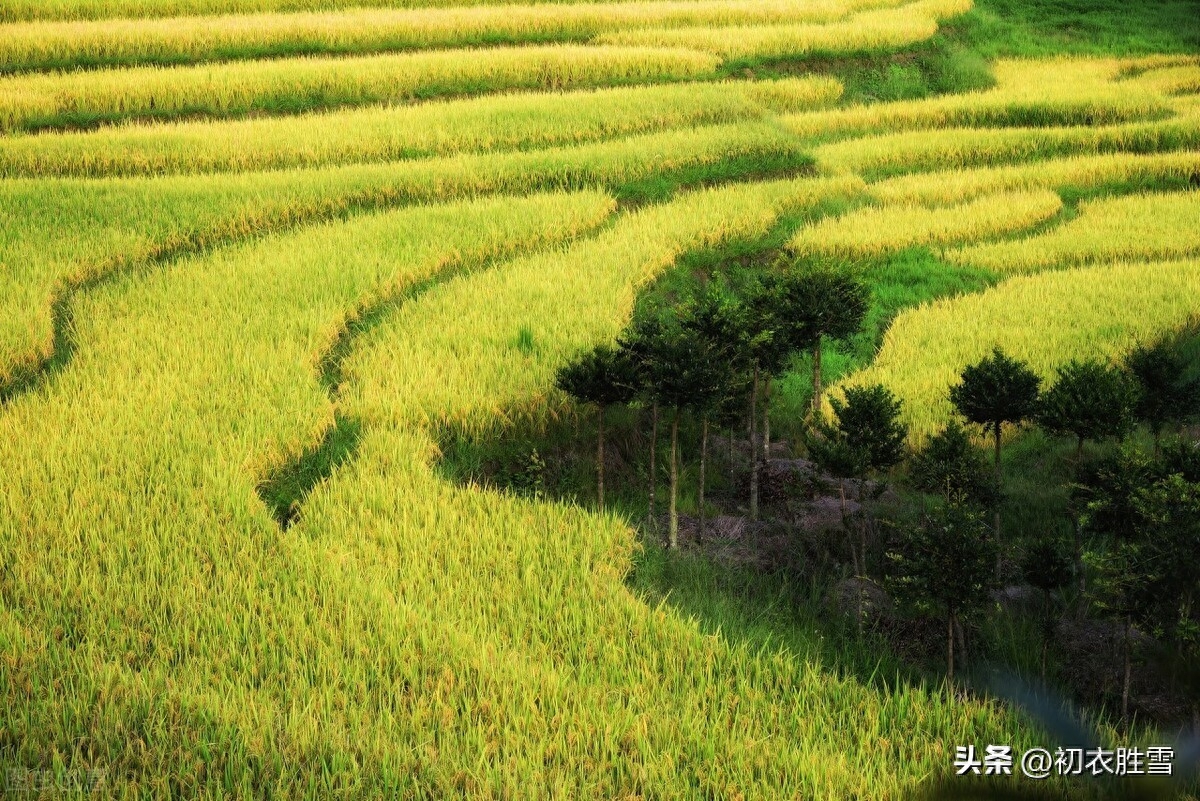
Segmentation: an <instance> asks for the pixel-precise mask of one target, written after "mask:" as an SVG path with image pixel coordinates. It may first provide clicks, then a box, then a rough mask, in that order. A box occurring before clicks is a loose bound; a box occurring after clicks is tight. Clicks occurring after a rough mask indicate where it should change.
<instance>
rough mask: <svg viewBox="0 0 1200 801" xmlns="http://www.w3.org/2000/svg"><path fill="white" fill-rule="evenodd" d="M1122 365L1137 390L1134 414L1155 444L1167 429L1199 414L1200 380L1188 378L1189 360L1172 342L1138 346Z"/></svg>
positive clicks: (1161, 340)
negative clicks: (1130, 376)
mask: <svg viewBox="0 0 1200 801" xmlns="http://www.w3.org/2000/svg"><path fill="white" fill-rule="evenodd" d="M1125 366H1126V369H1128V370H1129V373H1130V375H1132V376H1133V378H1134V380H1135V381H1136V382H1137V387H1138V390H1139V392H1138V395H1137V398H1136V402H1135V404H1134V407H1133V412H1134V415H1135V416H1136V418H1137V420H1138V421H1139V422H1141V423H1145V424H1146V426H1147V427H1148V428H1149V429H1150V432H1151V433H1152V434H1154V441H1155V443H1157V442H1158V441H1159V439H1160V437H1161V436H1162V432H1163V430H1164V429H1165V428H1166V427H1167V426H1172V425H1180V424H1182V423H1184V422H1187V421H1188V420H1190V419H1193V418H1195V417H1196V416H1197V415H1200V380H1197V379H1195V378H1189V377H1188V375H1187V369H1188V360H1187V358H1186V356H1185V355H1184V354H1183V353H1182V352H1181V350H1180V349H1179V348H1178V347H1176V346H1175V343H1174V342H1173V341H1172V340H1171V339H1169V338H1163V339H1159V340H1158V341H1157V342H1154V343H1153V344H1151V345H1138V346H1137V347H1135V348H1134V349H1133V350H1132V351H1130V352H1129V355H1128V356H1126V357H1125Z"/></svg>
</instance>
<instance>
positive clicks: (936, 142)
mask: <svg viewBox="0 0 1200 801" xmlns="http://www.w3.org/2000/svg"><path fill="white" fill-rule="evenodd" d="M1198 147H1200V113H1188V114H1186V115H1182V116H1180V117H1177V118H1172V119H1168V120H1162V121H1159V122H1137V123H1126V124H1122V125H1106V126H1101V127H1091V126H1083V125H1081V126H1072V127H1063V128H950V129H942V130H929V131H911V132H906V133H895V134H883V135H880V136H872V137H867V138H863V139H856V140H848V141H842V142H834V143H832V144H826V145H820V146H819V147H817V148H815V149H814V150H813V154H814V155H815V156H816V157H817V162H818V163H819V164H820V165H821V166H822V167H824V168H825V169H827V170H833V171H842V170H849V171H853V172H856V173H859V174H862V175H867V176H872V177H877V178H882V177H887V176H889V175H895V174H902V173H907V172H917V171H921V170H946V169H950V168H955V167H957V168H968V167H984V166H990V165H996V164H1007V163H1012V162H1032V161H1037V160H1040V159H1045V158H1050V157H1055V156H1066V155H1073V154H1088V153H1093V154H1101V153H1156V152H1160V151H1170V150H1185V149H1195V148H1198Z"/></svg>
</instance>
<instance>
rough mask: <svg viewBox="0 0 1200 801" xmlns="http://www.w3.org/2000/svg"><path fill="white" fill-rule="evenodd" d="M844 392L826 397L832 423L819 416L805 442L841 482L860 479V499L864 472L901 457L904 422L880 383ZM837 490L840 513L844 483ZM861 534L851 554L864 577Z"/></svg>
mask: <svg viewBox="0 0 1200 801" xmlns="http://www.w3.org/2000/svg"><path fill="white" fill-rule="evenodd" d="M845 394H846V399H845V401H842V400H840V399H838V398H833V399H832V400H831V401H830V403H831V405H832V406H833V413H834V422H832V423H831V422H829V421H825V420H819V421H818V422H817V423H816V425H815V426H814V430H813V432H812V433H811V434H810V435H809V436H808V438H807V441H806V444H807V446H808V450H809V453H810V455H811V456H812V457H813V461H815V462H816V463H817V464H818V465H819V466H820V467H821V468H822V469H823V470H825V471H826V472H828V473H830V474H831V475H833V476H834V477H836V478H838V479H839V480H841V481H843V482H844V480H845V479H853V480H857V481H858V482H859V492H858V496H859V500H860V501H861V500H862V496H863V492H862V482H863V481H864V480H865V478H866V476H867V474H868V473H869V472H872V471H886V470H890V469H891V468H892V467H893V466H895V465H896V464H898V463H899V462H900V461H901V460H902V459H903V458H904V440H905V438H906V437H907V436H908V426H906V425H905V424H904V423H903V422H901V421H900V411H901V407H900V401H899V400H898V399H897V398H896V396H895V395H893V394H892V393H891V391H890V390H888V388H887V387H885V386H883V385H882V384H874V385H871V386H866V387H848V388H847V389H846V393H845ZM841 494H842V504H843V506H842V510H843V517H845V496H846V493H845V487H844V484H843V487H842V493H841ZM860 535H861V537H860V539H861V543H860V544H861V550H860V552H859V556H855V553H854V546H853V544H851V546H850V553H851V557H852V559H853V560H854V563H855V571H856V572H857V573H858V575H860V576H864V575H866V572H867V544H866V533H865V527H864V528H863V529H862V531H861V532H860ZM860 557H861V559H860Z"/></svg>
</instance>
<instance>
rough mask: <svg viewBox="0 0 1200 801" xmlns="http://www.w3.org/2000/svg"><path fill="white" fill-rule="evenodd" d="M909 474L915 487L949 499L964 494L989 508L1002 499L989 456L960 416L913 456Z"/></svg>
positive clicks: (972, 500) (963, 495) (972, 501)
mask: <svg viewBox="0 0 1200 801" xmlns="http://www.w3.org/2000/svg"><path fill="white" fill-rule="evenodd" d="M910 476H911V479H912V484H913V486H914V487H916V488H917V489H919V490H921V491H922V492H929V493H933V494H940V495H942V496H943V497H945V498H946V500H949V499H950V498H953V497H963V498H965V499H966V500H968V501H970V502H971V503H974V504H976V505H977V506H979V507H980V508H982V509H989V510H990V509H992V508H993V507H994V506H995V505H997V504H998V503H999V502H1000V493H999V491H998V490H997V487H996V481H995V477H994V475H993V473H992V471H991V469H990V468H989V467H988V465H987V460H986V459H985V458H984V456H983V454H982V453H980V452H979V450H978V449H977V448H976V447H975V445H974V444H973V443H972V442H971V438H970V436H968V435H967V432H966V430H965V429H964V428H963V427H962V426H961V425H960V424H959V423H958V421H957V420H951V421H950V422H949V423H948V424H947V425H946V427H945V428H943V429H942V430H941V431H939V432H938V433H937V434H935V435H933V436H932V437H930V439H929V442H927V443H926V444H925V447H924V448H922V449H921V450H920V451H919V452H918V453H917V455H916V456H915V457H914V458H913V461H912V468H911V472H910Z"/></svg>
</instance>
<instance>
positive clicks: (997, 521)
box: [993, 423, 1003, 581]
mask: <svg viewBox="0 0 1200 801" xmlns="http://www.w3.org/2000/svg"><path fill="white" fill-rule="evenodd" d="M1002 481H1003V476H1002V475H1001V472H1000V423H997V424H996V492H997V493H1000V494H1001V497H1003V496H1002V493H1001V483H1002ZM1000 504H1001V499H1000V498H997V499H996V513H995V516H994V519H993V526H994V527H995V530H996V533H995V537H996V580H997V581H999V580H1000V564H1001V560H1002V558H1003V548H1002V547H1001V539H1000Z"/></svg>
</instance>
